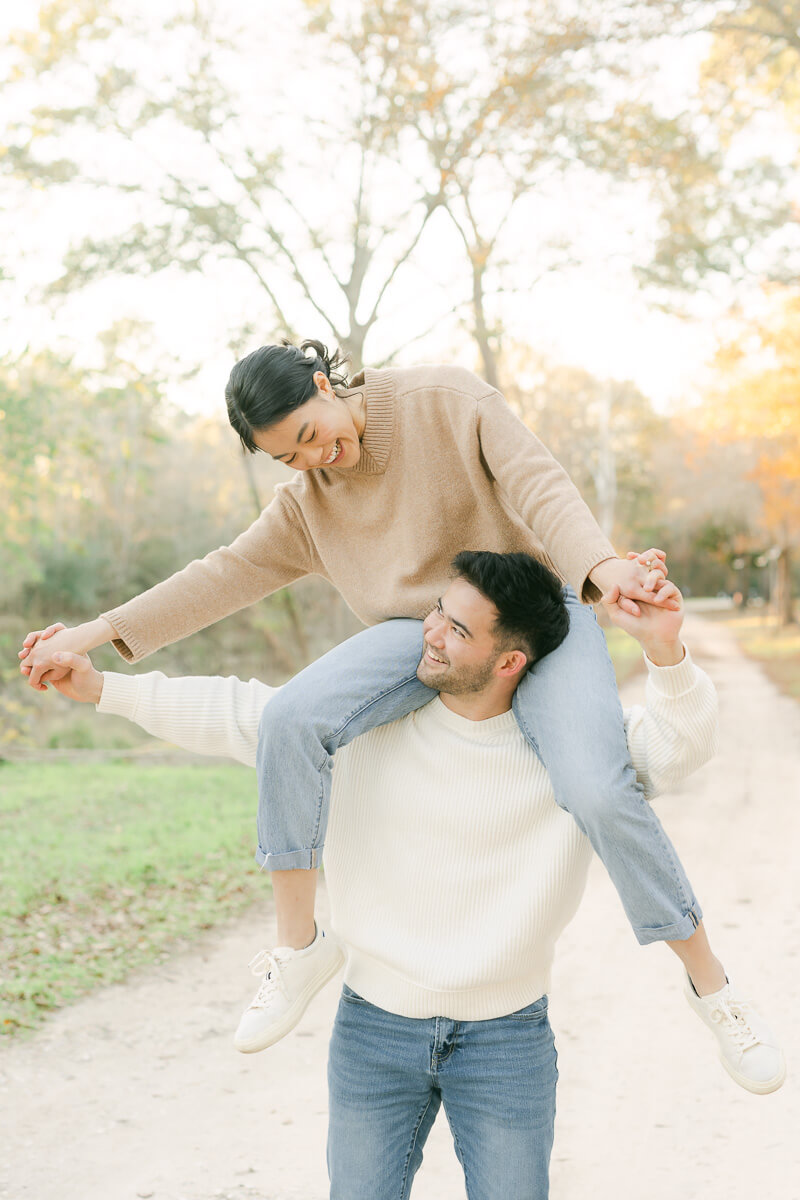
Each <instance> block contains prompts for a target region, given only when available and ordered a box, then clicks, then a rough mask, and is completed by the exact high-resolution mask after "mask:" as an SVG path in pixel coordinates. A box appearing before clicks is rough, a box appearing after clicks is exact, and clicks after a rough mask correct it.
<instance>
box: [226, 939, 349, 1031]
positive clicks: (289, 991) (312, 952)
mask: <svg viewBox="0 0 800 1200" xmlns="http://www.w3.org/2000/svg"><path fill="white" fill-rule="evenodd" d="M343 962H344V951H343V950H342V947H341V945H340V944H339V942H338V940H337V939H336V938H335V937H334V936H333V935H332V934H329V933H326V932H325V930H324V929H320V927H319V926H317V936H316V937H315V938H314V941H313V942H312V943H311V945H310V946H306V948H305V949H304V950H293V949H292V948H291V946H279V947H278V948H277V949H275V950H262V951H261V952H260V954H257V955H256V956H255V958H254V959H252V961H251V962H250V963H249V964H248V965H249V967H250V969H251V970H252V972H253V974H254V975H262V974H263V975H264V980H263V982H262V984H261V987H260V988H259V989H258V991H257V992H256V994H255V996H254V997H253V1001H252V1003H251V1004H250V1006H249V1008H246V1009H245V1011H244V1012H243V1013H242V1019H241V1021H240V1022H239V1028H238V1029H237V1030H236V1033H235V1035H234V1039H233V1044H234V1046H235V1047H236V1049H237V1050H241V1052H242V1054H253V1053H255V1051H256V1050H266V1048H267V1046H271V1045H272V1044H273V1043H274V1042H279V1041H280V1040H281V1038H282V1037H285V1036H286V1034H287V1033H289V1031H290V1030H291V1029H294V1027H295V1025H296V1024H297V1022H298V1021H299V1020H300V1018H301V1017H302V1015H303V1013H304V1012H305V1011H306V1009H307V1008H308V1005H309V1004H310V1003H311V1001H312V999H313V998H314V996H316V994H317V992H318V991H319V990H320V988H322V987H323V986H324V985H325V984H326V983H327V982H328V980H329V979H331V978H332V977H333V976H334V975H335V974H336V972H337V971H338V970H339V968H340V967H341V965H342V963H343Z"/></svg>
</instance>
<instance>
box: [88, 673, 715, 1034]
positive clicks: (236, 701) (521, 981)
mask: <svg viewBox="0 0 800 1200" xmlns="http://www.w3.org/2000/svg"><path fill="white" fill-rule="evenodd" d="M645 661H646V660H645ZM274 691H275V689H274V688H268V687H267V686H266V685H264V684H262V683H259V682H258V680H254V679H251V680H250V682H249V683H243V682H242V681H241V680H239V679H234V678H229V679H219V678H206V677H202V678H188V679H167V678H166V677H165V676H163V675H161V674H160V673H159V672H155V673H153V674H149V675H141V676H138V677H131V676H123V675H116V674H112V673H106V675H105V683H104V688H103V696H102V700H101V702H100V704H99V705H98V709H99V710H100V711H101V712H111V713H118V714H120V715H122V716H125V717H128V718H130V719H131V720H134V721H136V722H138V723H139V724H140V725H142V726H143V727H144V728H145V729H147V730H149V732H151V733H153V734H155V735H156V736H158V737H161V738H165V739H167V740H169V741H171V742H174V743H175V744H177V745H179V746H183V747H185V748H187V749H190V750H194V751H196V752H199V753H201V754H220V755H227V756H230V757H232V758H235V759H238V760H239V761H240V762H243V763H245V764H247V765H249V766H253V765H255V755H256V744H257V739H258V723H259V718H260V715H261V711H262V708H263V706H264V704H265V703H267V702H268V701H269V698H270V696H271V695H272V693H273V692H274ZM625 724H626V730H627V736H628V743H629V745H630V749H631V756H632V759H633V763H634V766H635V768H636V772H637V774H638V777H639V779H640V780H641V782H642V784H643V785H644V788H645V792H646V794H647V795H648V796H652V795H654V794H655V793H656V792H657V791H659V790H664V789H667V788H669V787H672V786H673V785H674V784H675V783H677V782H678V781H679V780H681V779H683V778H684V777H685V776H686V775H688V774H689V773H690V772H691V771H693V770H696V769H697V768H698V767H699V766H701V765H702V764H703V763H704V762H706V761H707V759H708V758H709V757H710V756H711V754H712V753H713V750H714V743H715V736H716V695H715V692H714V689H713V687H712V685H711V682H710V680H709V679H708V676H707V675H705V674H704V673H703V672H702V671H701V670H699V669H698V668H697V667H695V666H694V665H693V663H692V661H691V659H690V658H689V655H688V653H687V655H686V658H685V659H684V661H683V662H682V663H680V664H679V665H678V666H674V667H654V666H653V665H652V664H650V663H648V680H647V707H646V708H644V709H642V708H636V709H632V710H630V711H628V712H626V714H625ZM333 776H334V783H333V793H332V798H331V815H330V823H329V826H328V836H327V841H326V846H325V855H324V862H325V874H326V879H327V884H328V892H329V897H330V904H331V915H332V923H333V926H334V928H335V930H336V932H337V933H338V935H339V937H340V938H341V939H342V941H343V942H344V943H345V946H346V948H347V952H348V958H347V967H346V971H345V979H346V982H347V983H348V984H349V985H350V986H351V987H352V988H354V989H355V990H356V991H357V992H359V993H360V994H361V995H362V996H364V997H365V998H366V999H367V1000H370V1001H371V1002H372V1003H373V1004H377V1005H378V1006H379V1007H380V1008H383V1009H386V1010H387V1011H389V1012H394V1013H399V1014H401V1015H402V1016H408V1017H432V1016H444V1017H449V1018H451V1019H452V1020H463V1021H475V1020H485V1019H488V1018H491V1017H498V1016H502V1015H504V1014H506V1013H510V1012H514V1011H515V1010H516V1009H518V1008H521V1007H523V1006H524V1005H526V1004H529V1003H531V1002H532V1001H533V1000H536V999H537V998H538V997H539V996H541V995H543V994H544V993H545V992H546V991H547V990H548V988H549V984H550V969H551V964H552V960H553V951H554V947H555V943H556V939H557V938H558V936H559V935H560V933H561V931H562V930H563V929H564V927H565V925H566V924H567V923H568V922H569V921H570V920H571V918H572V917H573V915H574V913H575V910H576V909H577V907H578V903H579V901H580V898H581V895H582V893H583V889H584V886H585V884H586V875H587V870H588V866H589V861H590V858H591V853H592V851H591V847H590V845H589V842H588V841H587V839H586V838H585V837H584V836H583V835H582V834H581V833H580V831H579V830H578V827H577V825H576V824H575V822H574V821H573V820H572V818H571V817H570V816H569V815H568V814H567V813H565V812H563V811H562V810H561V809H560V808H558V807H557V805H556V803H555V801H554V799H553V793H552V789H551V787H550V782H549V779H548V776H547V774H546V772H545V770H544V768H543V766H542V765H541V763H540V762H539V760H538V759H537V758H536V756H535V755H534V753H533V751H532V750H531V749H530V748H529V747H528V744H527V743H526V741H525V740H524V738H523V736H522V734H521V733H520V730H519V728H518V726H517V723H516V721H515V719H514V717H513V715H512V713H511V712H508V713H504V714H503V715H502V716H499V717H493V718H491V719H490V720H487V721H469V720H467V719H466V718H464V717H460V716H457V715H456V714H455V713H453V712H451V711H450V710H449V709H448V708H447V707H446V706H445V705H444V704H443V703H442V701H441V700H440V699H439V697H437V698H436V699H434V700H432V701H431V702H430V704H427V705H426V706H425V707H424V708H421V709H419V710H418V711H417V712H414V713H411V714H410V715H409V716H407V717H404V718H403V719H402V720H400V721H395V722H393V723H392V724H390V725H384V726H383V727H381V728H380V729H375V730H372V731H371V732H370V733H366V734H363V735H362V736H361V737H359V738H356V739H355V741H353V742H351V743H350V745H348V746H345V747H343V748H342V749H341V750H339V751H338V753H337V755H336V765H335V769H334V773H333Z"/></svg>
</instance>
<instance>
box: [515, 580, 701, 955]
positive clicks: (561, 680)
mask: <svg viewBox="0 0 800 1200" xmlns="http://www.w3.org/2000/svg"><path fill="white" fill-rule="evenodd" d="M567 603H568V606H569V614H570V630H569V634H568V635H567V638H566V640H565V641H564V642H563V643H562V644H561V645H560V646H559V647H558V649H557V650H554V651H553V652H552V653H551V654H548V655H547V657H546V658H543V659H542V661H541V662H539V663H537V664H536V665H535V666H534V667H533V669H532V670H531V671H530V672H529V674H528V675H527V676H526V677H525V679H523V681H522V683H521V684H520V686H519V687H518V689H517V691H516V694H515V697H514V713H515V715H516V718H517V721H518V723H519V725H520V728H521V729H522V731H523V733H524V734H525V736H526V737H527V738H528V740H529V741H530V743H531V745H532V746H533V747H534V749H535V750H536V752H537V754H538V755H539V757H540V758H541V760H542V762H543V763H544V765H545V767H546V768H547V771H548V773H549V775H550V779H551V781H552V784H553V790H554V792H555V797H556V801H557V803H558V804H559V805H560V806H561V807H562V808H564V809H566V810H567V811H568V812H569V813H571V814H572V816H573V817H574V818H575V820H576V822H577V824H578V826H579V827H580V828H581V829H582V830H583V832H584V833H585V834H586V835H587V837H588V838H589V840H590V841H591V843H592V845H593V846H594V849H595V850H596V851H597V853H598V855H599V856H600V858H601V859H602V861H603V863H604V865H605V867H606V870H607V871H608V873H609V875H610V876H611V879H612V882H613V883H614V886H615V887H616V889H617V892H618V893H619V897H620V899H621V901H622V904H623V907H624V909H625V913H626V915H627V917H628V920H629V921H630V923H631V925H632V926H633V930H634V933H635V934H636V937H637V939H638V940H639V942H640V943H642V944H643V945H644V944H646V943H648V942H655V941H683V940H684V939H686V938H689V937H690V936H691V935H692V934H694V932H695V930H696V929H697V927H698V925H699V923H700V920H701V917H702V913H701V910H700V906H699V904H698V902H697V899H696V898H695V895H694V892H693V891H692V887H691V884H690V883H689V880H688V879H687V877H686V873H685V872H684V869H683V867H682V865H681V863H680V860H679V859H678V856H677V854H676V852H675V849H674V847H673V846H672V843H671V842H670V840H669V838H668V837H667V835H666V833H665V832H664V829H663V828H662V825H661V822H660V821H659V819H658V817H657V816H656V814H655V812H654V811H653V809H652V807H651V806H650V805H649V804H648V803H647V801H646V800H645V797H644V793H643V791H642V788H641V785H640V784H639V783H638V781H637V779H636V773H635V771H634V769H633V765H632V763H631V759H630V753H629V751H628V744H627V741H626V737H625V729H624V725H623V717H622V707H621V705H620V701H619V696H618V695H617V689H616V681H615V678H614V669H613V667H612V665H611V660H610V658H609V656H608V650H607V649H606V644H605V638H604V637H603V633H602V630H601V629H600V627H599V626H598V624H597V621H596V619H595V616H594V613H593V612H592V611H591V609H589V608H586V607H585V606H584V605H582V604H580V603H579V602H578V600H577V599H576V597H575V595H574V593H573V592H571V591H570V590H569V589H568V590H567Z"/></svg>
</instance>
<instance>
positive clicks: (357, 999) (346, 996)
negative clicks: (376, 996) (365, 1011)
mask: <svg viewBox="0 0 800 1200" xmlns="http://www.w3.org/2000/svg"><path fill="white" fill-rule="evenodd" d="M342 999H343V1000H347V1001H349V1002H350V1004H369V1000H365V999H364V997H363V996H359V994H358V992H354V991H353V989H352V988H351V987H348V986H347V984H346V983H343V984H342Z"/></svg>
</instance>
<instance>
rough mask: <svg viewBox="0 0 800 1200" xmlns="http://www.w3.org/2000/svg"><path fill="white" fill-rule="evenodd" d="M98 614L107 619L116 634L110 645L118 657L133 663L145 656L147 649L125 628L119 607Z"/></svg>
mask: <svg viewBox="0 0 800 1200" xmlns="http://www.w3.org/2000/svg"><path fill="white" fill-rule="evenodd" d="M100 616H101V617H102V618H103V620H104V621H108V623H109V625H110V626H111V628H112V629H113V630H114V633H115V634H116V635H117V636H116V637H115V638H113V639H112V641H111V645H112V646H113V647H114V649H115V650H116V652H117V654H118V655H119V656H120V658H124V659H125V662H129V663H135V662H138V661H139V659H140V658H144V657H145V656H146V653H147V651H146V650H145V648H144V647H143V646H142V645H141V644H140V643H139V642H138V639H137V638H136V637H134V635H133V634H132V633H131V631H130V630H129V629H128V628H127V626H126V622H125V618H124V617H123V616H122V613H121V611H120V609H118V608H112V609H110V610H109V612H104V613H100Z"/></svg>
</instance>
